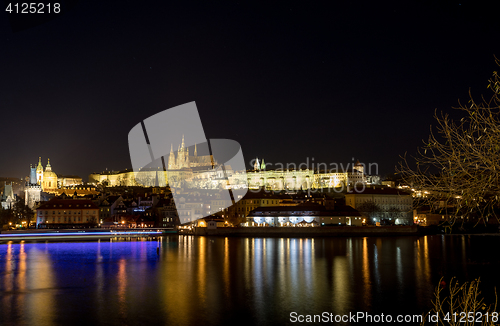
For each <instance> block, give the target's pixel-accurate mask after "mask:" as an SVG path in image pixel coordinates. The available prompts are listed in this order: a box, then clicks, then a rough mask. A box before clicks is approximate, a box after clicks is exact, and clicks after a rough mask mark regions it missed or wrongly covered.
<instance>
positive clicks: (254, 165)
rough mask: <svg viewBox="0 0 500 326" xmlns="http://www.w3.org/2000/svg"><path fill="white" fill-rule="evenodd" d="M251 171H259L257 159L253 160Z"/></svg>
mask: <svg viewBox="0 0 500 326" xmlns="http://www.w3.org/2000/svg"><path fill="white" fill-rule="evenodd" d="M253 169H254V170H255V171H258V170H259V169H260V165H259V159H258V158H257V157H256V158H255V163H254V164H253Z"/></svg>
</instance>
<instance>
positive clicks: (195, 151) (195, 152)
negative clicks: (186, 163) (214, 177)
mask: <svg viewBox="0 0 500 326" xmlns="http://www.w3.org/2000/svg"><path fill="white" fill-rule="evenodd" d="M194 156H198V152H197V150H196V144H194Z"/></svg>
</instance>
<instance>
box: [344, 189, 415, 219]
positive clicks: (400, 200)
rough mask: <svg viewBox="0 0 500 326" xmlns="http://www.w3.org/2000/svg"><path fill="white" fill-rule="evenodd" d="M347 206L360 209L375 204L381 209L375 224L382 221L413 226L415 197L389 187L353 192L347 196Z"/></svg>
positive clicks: (377, 213)
mask: <svg viewBox="0 0 500 326" xmlns="http://www.w3.org/2000/svg"><path fill="white" fill-rule="evenodd" d="M345 201H346V204H347V205H349V206H351V207H352V208H355V209H358V208H359V207H360V206H361V205H362V204H363V203H365V202H373V203H375V204H376V205H377V206H378V207H379V208H380V212H376V215H378V216H377V217H373V219H374V220H373V222H380V220H381V219H387V220H391V221H394V222H395V224H412V220H413V197H412V196H411V195H410V194H409V193H407V192H405V191H402V190H398V189H394V188H389V187H379V188H376V187H368V188H366V189H364V190H363V191H362V192H352V193H347V194H346V195H345Z"/></svg>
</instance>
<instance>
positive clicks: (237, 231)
mask: <svg viewBox="0 0 500 326" xmlns="http://www.w3.org/2000/svg"><path fill="white" fill-rule="evenodd" d="M179 234H186V235H209V236H223V237H282V238H296V237H366V236H406V235H413V236H415V235H420V232H419V228H418V226H415V225H413V226H322V227H238V228H216V229H209V228H201V227H197V228H193V229H191V230H189V229H179Z"/></svg>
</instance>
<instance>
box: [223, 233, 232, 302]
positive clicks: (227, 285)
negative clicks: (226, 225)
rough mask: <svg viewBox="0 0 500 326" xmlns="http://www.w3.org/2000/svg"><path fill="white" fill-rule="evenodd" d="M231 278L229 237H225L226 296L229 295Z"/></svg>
mask: <svg viewBox="0 0 500 326" xmlns="http://www.w3.org/2000/svg"><path fill="white" fill-rule="evenodd" d="M230 281H231V280H230V278H229V239H228V238H227V237H225V238H224V292H225V293H226V296H229V289H230V284H231V282H230Z"/></svg>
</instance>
